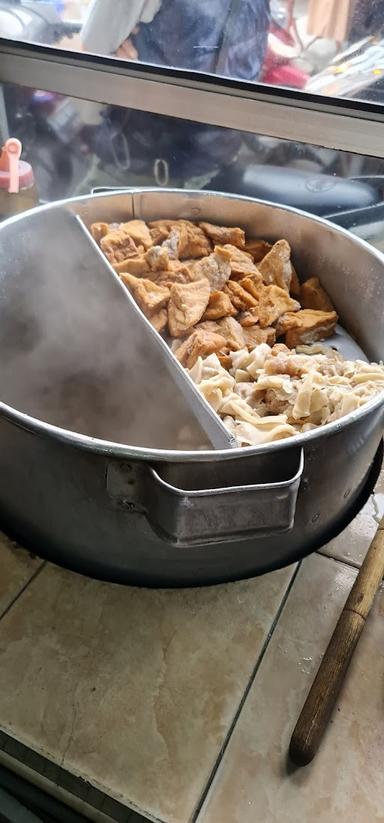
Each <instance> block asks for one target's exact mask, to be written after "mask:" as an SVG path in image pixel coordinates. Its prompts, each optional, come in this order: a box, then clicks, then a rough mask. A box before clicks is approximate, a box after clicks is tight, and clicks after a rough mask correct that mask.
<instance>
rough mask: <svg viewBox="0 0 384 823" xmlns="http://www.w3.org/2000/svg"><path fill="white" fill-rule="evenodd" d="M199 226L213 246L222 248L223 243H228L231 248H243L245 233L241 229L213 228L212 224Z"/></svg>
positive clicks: (200, 224)
mask: <svg viewBox="0 0 384 823" xmlns="http://www.w3.org/2000/svg"><path fill="white" fill-rule="evenodd" d="M199 226H200V228H201V229H202V230H203V232H204V234H206V235H207V237H209V239H210V240H212V243H213V244H214V245H220V246H222V245H224V244H225V243H230V244H231V246H237V247H238V248H239V249H243V248H244V245H245V233H244V232H243V229H239V228H230V227H228V226H215V225H214V224H213V223H199Z"/></svg>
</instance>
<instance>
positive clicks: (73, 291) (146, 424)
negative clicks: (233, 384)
mask: <svg viewBox="0 0 384 823" xmlns="http://www.w3.org/2000/svg"><path fill="white" fill-rule="evenodd" d="M128 216H129V214H127V217H128ZM39 218H40V215H39V214H38V213H36V212H35V213H32V212H30V213H27V214H26V215H25V216H24V218H23V220H22V221H21V222H19V223H18V224H17V225H16V227H15V231H13V232H11V233H3V234H0V255H1V260H2V272H1V274H0V289H1V291H0V313H1V317H2V322H1V325H0V347H1V351H2V358H1V361H0V382H1V391H2V399H3V400H5V401H6V402H7V403H8V404H13V405H15V406H17V407H18V408H19V409H20V410H21V411H23V412H26V413H28V414H30V415H33V416H35V417H39V418H40V419H42V420H45V421H46V422H47V423H49V424H53V425H56V426H61V427H62V428H65V429H67V430H75V431H79V432H81V433H82V434H86V435H88V436H90V437H103V438H104V439H109V440H111V439H119V440H120V441H121V442H125V443H128V444H132V443H134V444H136V445H137V446H148V445H152V446H154V447H157V448H158V447H159V446H163V447H166V448H174V447H175V446H176V447H180V446H182V447H183V448H185V446H186V444H188V443H190V444H194V446H193V448H197V449H199V448H205V449H206V448H212V446H217V447H218V448H228V447H229V444H230V443H231V442H233V439H232V438H230V437H229V436H228V432H227V431H226V429H225V427H224V425H223V423H222V422H221V420H219V418H218V417H217V415H215V414H214V413H213V412H212V410H211V409H210V407H209V406H208V404H207V403H205V402H202V398H201V395H200V394H199V392H198V390H197V388H196V387H195V386H194V385H193V383H192V381H191V380H190V379H189V378H188V379H186V377H187V375H186V373H185V371H184V370H183V369H182V367H181V366H180V364H179V363H177V361H176V360H175V358H174V356H173V355H172V353H171V352H170V350H169V348H168V347H167V345H166V343H165V342H164V341H163V340H162V339H161V338H160V336H159V335H158V334H157V333H156V332H155V330H154V329H153V328H152V326H151V324H150V323H149V322H148V321H147V320H146V319H145V318H144V316H143V315H142V313H141V311H140V309H139V308H138V307H137V305H136V303H135V302H134V300H133V299H132V297H131V295H130V294H129V293H128V291H127V289H126V288H125V287H124V286H123V284H122V282H121V281H120V279H119V277H118V276H117V275H116V273H115V272H114V270H113V268H112V267H111V266H110V265H109V263H108V262H107V260H106V258H105V257H104V255H103V254H102V253H101V252H100V250H99V248H98V247H97V245H96V243H94V241H93V239H92V238H91V237H90V235H89V232H88V231H87V229H86V228H85V227H84V226H83V225H82V223H81V222H80V220H79V219H78V218H77V217H76V216H75V215H74V214H72V213H71V212H69V211H68V210H66V209H65V208H59V209H53V210H48V211H46V212H45V214H44V219H43V220H40V219H39ZM58 238H60V243H58ZM2 241H4V242H2Z"/></svg>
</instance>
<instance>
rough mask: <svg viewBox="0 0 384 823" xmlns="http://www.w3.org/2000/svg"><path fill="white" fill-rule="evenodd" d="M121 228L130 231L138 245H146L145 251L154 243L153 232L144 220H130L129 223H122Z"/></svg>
mask: <svg viewBox="0 0 384 823" xmlns="http://www.w3.org/2000/svg"><path fill="white" fill-rule="evenodd" d="M119 228H120V229H124V231H126V232H128V234H129V235H130V237H132V240H134V241H135V243H136V246H144V249H145V251H147V249H150V248H151V246H152V245H153V240H152V237H151V233H150V231H149V228H148V226H147V224H146V223H145V222H144V220H128V223H121V225H120V226H119Z"/></svg>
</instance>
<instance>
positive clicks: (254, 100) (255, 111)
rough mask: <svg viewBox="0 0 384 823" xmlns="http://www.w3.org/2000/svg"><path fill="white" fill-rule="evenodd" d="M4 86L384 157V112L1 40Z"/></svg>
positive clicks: (371, 107)
mask: <svg viewBox="0 0 384 823" xmlns="http://www.w3.org/2000/svg"><path fill="white" fill-rule="evenodd" d="M0 82H3V83H17V84H19V85H22V86H27V87H29V88H38V89H45V88H46V87H47V85H48V86H49V90H50V91H55V92H58V93H60V94H65V95H70V96H72V97H79V98H81V99H83V100H92V101H96V102H103V103H109V104H110V105H115V106H123V107H129V108H133V109H139V110H143V111H150V112H155V113H158V114H163V115H169V116H171V117H179V118H182V119H186V120H193V121H195V122H198V123H209V124H212V125H216V126H223V127H227V128H233V129H239V130H241V131H245V132H251V133H253V134H259V135H269V136H271V137H279V138H284V139H288V140H294V141H295V142H301V143H311V144H313V145H318V146H324V147H328V148H332V149H341V150H343V151H350V152H357V153H359V154H363V155H371V156H373V157H383V156H384V148H383V140H382V123H383V119H384V112H382V111H381V107H380V108H379V107H377V106H375V107H374V106H370V105H369V104H358V103H356V101H354V103H353V105H352V104H351V103H350V102H349V101H347V100H337V99H332V98H329V97H327V98H322V97H316V96H314V95H311V96H310V95H306V94H305V93H303V92H296V91H293V90H287V89H279V88H273V89H270V88H268V86H261V85H258V84H248V83H243V82H242V81H238V80H226V81H225V83H223V82H222V81H220V78H215V77H212V78H207V77H206V76H205V75H201V76H197V77H196V75H193V73H190V74H188V73H186V72H183V71H178V70H177V69H165V70H156V67H155V66H150V67H149V66H145V67H141V66H140V64H139V63H138V64H136V65H134V66H131V65H130V64H129V63H126V62H124V61H118V60H115V59H110V58H100V57H93V56H91V55H85V54H76V53H74V52H69V51H66V50H65V51H64V50H56V49H53V48H49V47H46V46H37V45H31V44H28V46H26V45H24V44H20V43H18V42H16V41H10V40H5V39H1V38H0Z"/></svg>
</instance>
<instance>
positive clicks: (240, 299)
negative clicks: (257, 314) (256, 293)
mask: <svg viewBox="0 0 384 823" xmlns="http://www.w3.org/2000/svg"><path fill="white" fill-rule="evenodd" d="M225 292H226V294H228V295H229V297H230V299H231V303H232V305H233V306H234V307H235V309H237V311H247V309H252V308H253V307H254V306H257V305H258V301H257V300H256V298H255V297H253V295H252V294H250V293H249V291H246V289H243V287H242V286H240V283H237V282H236V280H228V283H227V285H226V286H225Z"/></svg>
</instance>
